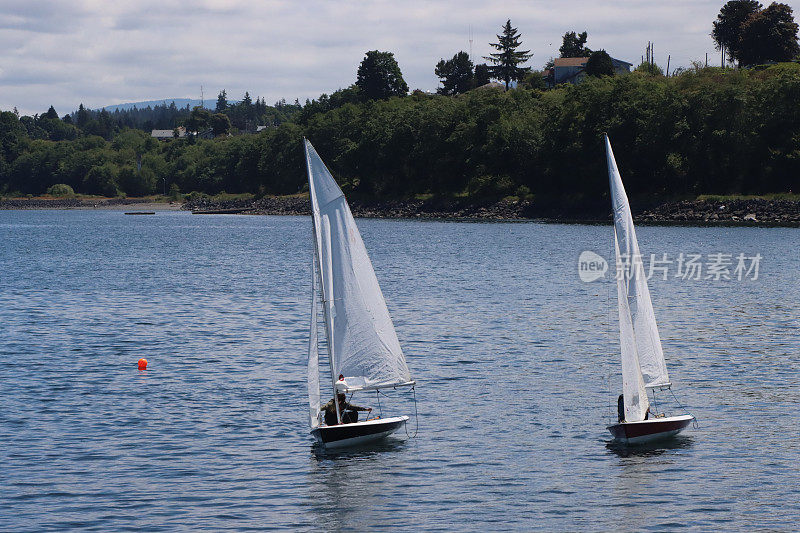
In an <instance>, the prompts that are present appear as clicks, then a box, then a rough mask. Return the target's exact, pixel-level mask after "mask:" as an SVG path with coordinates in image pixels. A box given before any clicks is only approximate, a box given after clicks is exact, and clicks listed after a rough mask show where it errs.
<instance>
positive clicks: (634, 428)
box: [608, 415, 694, 444]
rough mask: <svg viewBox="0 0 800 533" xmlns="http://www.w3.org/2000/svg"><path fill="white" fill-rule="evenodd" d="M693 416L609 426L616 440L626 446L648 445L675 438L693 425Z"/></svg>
mask: <svg viewBox="0 0 800 533" xmlns="http://www.w3.org/2000/svg"><path fill="white" fill-rule="evenodd" d="M693 420H694V417H693V416H692V415H679V416H670V417H666V418H653V419H650V420H641V421H639V422H621V423H619V424H613V425H611V426H608V430H609V431H610V432H611V434H612V435H613V436H614V439H615V440H617V441H619V442H623V443H626V444H646V443H648V442H653V441H657V440H662V439H668V438H670V437H674V436H675V435H677V434H678V433H680V432H681V431H683V430H684V429H686V427H687V426H688V425H689V424H691V423H692V421H693Z"/></svg>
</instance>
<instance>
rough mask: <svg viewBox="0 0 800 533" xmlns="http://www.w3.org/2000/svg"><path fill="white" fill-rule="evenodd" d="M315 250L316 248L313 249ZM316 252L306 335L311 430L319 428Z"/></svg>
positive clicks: (312, 268) (315, 254)
mask: <svg viewBox="0 0 800 533" xmlns="http://www.w3.org/2000/svg"><path fill="white" fill-rule="evenodd" d="M315 248H316V247H315ZM317 276H318V274H317V252H316V250H314V259H313V261H312V262H311V331H310V332H309V335H308V408H309V416H310V420H309V424H310V425H311V428H312V429H313V428H315V427H317V426H319V409H320V403H319V346H318V343H317V312H318V310H319V309H318V303H317V290H318V289H317Z"/></svg>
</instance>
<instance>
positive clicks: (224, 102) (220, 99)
mask: <svg viewBox="0 0 800 533" xmlns="http://www.w3.org/2000/svg"><path fill="white" fill-rule="evenodd" d="M227 109H228V93H227V92H225V89H222V91H221V92H220V93H219V94H218V95H217V107H216V108H215V109H214V111H216V112H217V113H224V112H225V111H227Z"/></svg>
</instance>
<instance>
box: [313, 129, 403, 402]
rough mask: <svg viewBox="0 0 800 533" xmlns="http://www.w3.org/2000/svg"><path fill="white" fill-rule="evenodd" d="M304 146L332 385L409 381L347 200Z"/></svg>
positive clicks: (364, 387)
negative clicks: (340, 379) (341, 378)
mask: <svg viewBox="0 0 800 533" xmlns="http://www.w3.org/2000/svg"><path fill="white" fill-rule="evenodd" d="M305 150H306V163H307V169H308V180H309V191H310V196H311V207H312V216H313V219H314V228H315V239H316V241H317V245H318V246H317V248H318V258H319V265H320V280H321V283H322V293H323V300H324V302H323V311H324V316H325V325H326V335H327V340H328V347H329V349H328V356H329V359H330V367H331V377H332V380H333V383H334V387H337V388H340V389H341V390H349V391H353V390H370V389H375V388H381V387H392V386H400V385H403V384H407V383H409V382H410V381H411V375H410V373H409V370H408V366H407V365H406V361H405V357H404V355H403V351H402V349H401V348H400V343H399V341H398V339H397V334H396V333H395V330H394V325H393V324H392V320H391V317H390V316H389V310H388V308H387V307H386V301H385V300H384V298H383V293H382V292H381V290H380V286H379V285H378V280H377V278H376V276H375V272H374V270H373V268H372V263H371V262H370V260H369V256H368V255H367V251H366V248H365V246H364V242H363V240H362V238H361V234H360V232H359V231H358V227H357V226H356V224H355V220H354V219H353V215H352V213H351V211H350V207H349V206H348V204H347V200H346V199H345V197H344V194H343V193H342V191H341V189H340V188H339V186H338V185H337V184H336V181H335V180H334V179H333V176H332V175H331V173H330V171H329V170H328V169H327V167H326V166H325V164H324V163H323V162H322V159H321V158H320V157H319V155H318V154H317V152H316V151H315V150H314V147H313V146H312V145H311V143H309V142H308V141H307V140H306V141H305ZM340 375H341V376H343V377H344V380H342V381H343V382H339V379H338V376H340Z"/></svg>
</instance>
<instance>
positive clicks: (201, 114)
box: [186, 106, 211, 132]
mask: <svg viewBox="0 0 800 533" xmlns="http://www.w3.org/2000/svg"><path fill="white" fill-rule="evenodd" d="M210 127H211V111H209V110H208V109H206V108H204V107H200V106H196V107H195V108H194V109H192V112H191V113H190V114H189V118H188V119H187V120H186V131H192V132H198V131H203V130H207V129H208V128H210Z"/></svg>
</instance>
